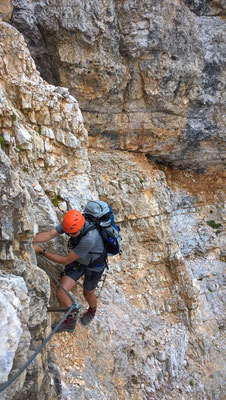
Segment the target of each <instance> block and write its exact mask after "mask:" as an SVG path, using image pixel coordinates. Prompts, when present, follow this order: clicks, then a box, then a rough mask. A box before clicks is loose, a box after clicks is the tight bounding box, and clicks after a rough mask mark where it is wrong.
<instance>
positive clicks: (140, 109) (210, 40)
mask: <svg viewBox="0 0 226 400" xmlns="http://www.w3.org/2000/svg"><path fill="white" fill-rule="evenodd" d="M13 3H14V5H15V8H14V12H13V16H12V23H13V24H14V26H16V27H17V28H18V29H19V30H20V31H21V32H22V33H23V34H24V35H25V37H26V38H27V42H28V45H29V48H30V49H31V52H32V55H33V57H34V59H35V61H36V64H37V65H38V68H39V70H40V72H41V74H42V76H43V77H44V78H45V79H47V81H49V82H50V81H52V83H55V84H60V85H62V86H66V87H68V88H70V91H71V93H72V94H73V95H74V96H75V97H76V98H77V99H78V100H79V105H80V107H81V110H82V113H83V116H84V120H85V125H86V128H87V129H88V132H89V137H90V141H89V142H90V145H91V146H92V147H94V148H102V149H105V148H106V147H108V148H110V149H118V150H124V151H125V150H127V151H136V152H143V153H145V154H146V155H148V156H149V157H150V158H151V159H152V160H156V161H158V162H163V163H164V164H166V163H167V164H169V165H173V166H176V167H180V168H187V167H189V168H190V169H193V170H196V171H203V170H206V169H208V168H209V167H211V166H218V167H219V168H221V166H222V163H223V162H224V161H225V153H224V152H223V143H224V132H225V120H224V117H223V115H224V102H225V90H224V88H225V69H224V68H223V65H224V54H225V48H226V46H225V34H224V32H225V30H224V26H225V24H224V20H223V19H221V18H216V17H210V15H212V14H213V15H215V14H218V13H219V15H220V16H221V15H222V16H223V15H224V12H225V6H224V5H223V2H221V1H216V2H215V1H214V2H212V1H211V2H210V1H204V0H200V1H196V0H195V1H184V2H183V1H180V0H167V1H157V2H156V1H155V0H151V1H142V2H139V1H135V0H126V1H124V0H123V1H120V0H119V1H118V0H117V1H115V0H106V1H104V2H102V3H101V5H100V2H99V0H94V1H93V0H92V1H84V2H83V1H82V2H81V1H77V0H70V1H67V2H59V1H57V0H51V1H48V0H45V1H42V2H37V1H36V0H32V1H29V4H27V2H24V1H23V0H14V1H13ZM188 6H189V8H188ZM190 9H191V11H190ZM214 10H215V11H214ZM211 13H212V14H211Z"/></svg>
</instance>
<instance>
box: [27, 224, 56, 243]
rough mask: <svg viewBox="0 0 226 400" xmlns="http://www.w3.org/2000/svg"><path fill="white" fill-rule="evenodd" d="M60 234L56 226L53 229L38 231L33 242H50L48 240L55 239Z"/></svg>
mask: <svg viewBox="0 0 226 400" xmlns="http://www.w3.org/2000/svg"><path fill="white" fill-rule="evenodd" d="M58 235H59V233H58V232H57V230H56V229H55V228H53V229H51V230H50V231H48V232H40V233H37V235H36V236H34V237H33V240H32V242H33V243H44V242H48V240H51V239H54V238H55V237H57V236H58Z"/></svg>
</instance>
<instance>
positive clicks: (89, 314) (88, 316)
mask: <svg viewBox="0 0 226 400" xmlns="http://www.w3.org/2000/svg"><path fill="white" fill-rule="evenodd" d="M95 313H96V308H91V307H89V308H88V310H87V311H86V312H85V314H83V316H82V317H81V319H80V321H81V323H82V325H88V324H89V323H90V322H91V321H92V319H93V318H94V317H95Z"/></svg>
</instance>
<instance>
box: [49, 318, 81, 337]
mask: <svg viewBox="0 0 226 400" xmlns="http://www.w3.org/2000/svg"><path fill="white" fill-rule="evenodd" d="M76 321H77V316H75V315H74V316H73V315H71V314H70V315H68V317H67V318H66V319H65V320H64V322H63V323H62V324H61V325H60V327H59V328H58V329H57V333H58V332H74V330H75V326H76ZM56 325H57V324H55V325H54V326H52V328H53V329H54V328H55V327H56Z"/></svg>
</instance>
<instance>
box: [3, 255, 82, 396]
mask: <svg viewBox="0 0 226 400" xmlns="http://www.w3.org/2000/svg"><path fill="white" fill-rule="evenodd" d="M37 261H38V263H39V264H40V265H41V266H42V267H43V269H44V270H45V271H46V272H47V274H48V275H50V276H51V277H52V278H53V279H54V281H55V282H57V284H58V285H59V286H60V287H61V289H63V291H64V292H65V293H66V294H67V296H68V297H69V298H70V299H71V301H72V305H71V307H70V308H69V309H66V308H64V307H61V309H63V310H64V311H65V310H68V311H67V312H66V314H65V315H64V316H63V318H62V319H61V320H60V321H59V323H58V324H57V325H56V326H55V328H54V329H53V330H52V332H51V333H50V334H49V336H48V337H47V338H46V339H45V340H44V342H43V343H42V344H41V345H40V346H39V347H38V349H37V350H36V351H35V353H34V354H33V355H32V356H31V357H30V358H29V360H27V362H26V363H25V364H24V365H23V367H21V368H20V370H19V371H18V372H17V373H16V374H15V375H14V376H13V377H12V378H11V379H9V380H8V381H7V382H5V383H4V384H3V385H1V386H0V392H2V391H3V390H5V389H6V388H7V387H8V386H10V385H11V384H12V383H13V382H14V381H15V380H16V379H17V378H18V377H19V376H20V375H21V374H22V372H23V371H24V370H25V369H26V368H27V367H28V366H29V365H30V364H31V363H32V361H33V360H34V359H35V357H36V356H37V355H38V354H39V353H40V351H41V350H42V349H43V348H44V347H45V345H46V344H47V342H48V341H49V340H50V339H51V337H52V336H53V335H54V333H56V332H57V330H58V329H59V327H60V326H61V324H62V323H63V322H64V321H65V319H66V318H67V317H68V315H69V314H71V312H72V311H76V312H77V313H78V312H79V310H80V305H79V304H78V303H76V301H75V300H74V298H73V296H72V295H71V294H70V293H68V292H67V290H66V289H64V287H63V286H62V285H61V283H60V282H59V281H58V280H57V279H56V278H55V277H54V276H53V275H52V273H51V272H50V271H49V270H48V268H47V267H46V266H45V265H44V264H43V262H42V261H41V260H40V256H37ZM63 310H60V311H63ZM52 311H53V310H52Z"/></svg>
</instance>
